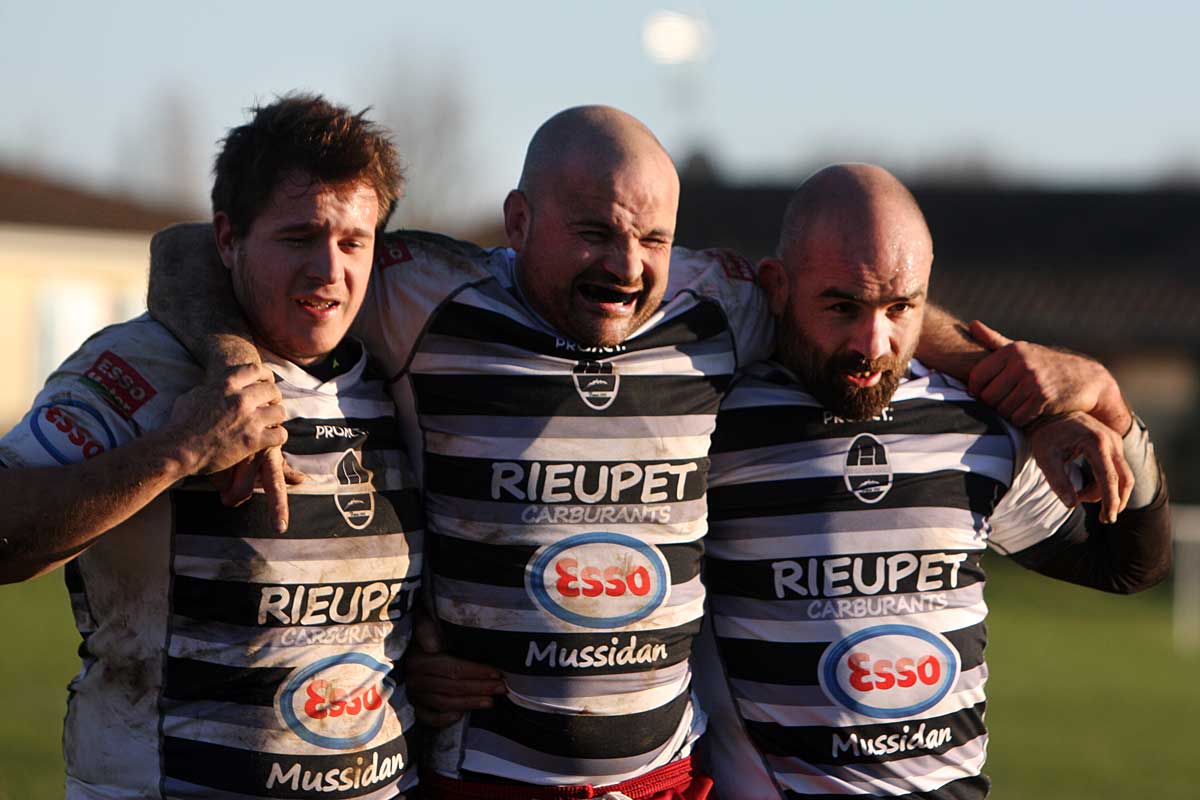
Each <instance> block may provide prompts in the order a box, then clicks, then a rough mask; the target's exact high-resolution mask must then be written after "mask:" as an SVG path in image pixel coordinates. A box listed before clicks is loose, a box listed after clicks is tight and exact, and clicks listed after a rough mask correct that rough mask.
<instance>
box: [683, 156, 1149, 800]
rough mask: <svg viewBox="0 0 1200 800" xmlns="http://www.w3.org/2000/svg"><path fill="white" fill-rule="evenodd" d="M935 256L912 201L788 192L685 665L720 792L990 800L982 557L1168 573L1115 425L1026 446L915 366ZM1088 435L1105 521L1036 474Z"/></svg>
mask: <svg viewBox="0 0 1200 800" xmlns="http://www.w3.org/2000/svg"><path fill="white" fill-rule="evenodd" d="M932 263H933V245H932V240H931V238H930V235H929V230H928V228H927V227H926V225H925V220H924V217H923V215H922V214H921V210H920V208H919V207H918V206H917V203H916V201H915V200H914V199H913V197H912V195H911V194H909V192H908V191H907V189H905V187H904V186H903V185H901V183H900V182H899V181H897V180H896V179H895V178H894V177H893V176H892V175H890V174H888V173H887V172H886V171H885V170H883V169H881V168H879V167H874V166H870V165H865V164H847V165H835V166H832V167H827V168H825V169H823V170H821V171H820V172H818V173H816V174H815V175H813V176H812V177H810V178H809V179H808V180H807V181H806V182H805V183H804V184H803V185H802V186H801V187H800V189H799V190H798V191H797V192H796V194H795V195H794V196H793V198H792V201H791V203H790V204H789V206H788V209H787V213H786V214H785V216H784V221H783V226H782V230H781V234H780V240H779V249H778V256H777V257H776V258H770V259H767V260H765V261H764V262H763V263H762V264H761V266H760V279H761V283H762V285H763V287H764V289H765V291H766V294H767V296H768V298H769V301H770V307H771V312H772V314H773V315H774V316H775V318H776V322H777V324H776V347H775V355H774V359H773V360H771V361H766V362H762V363H760V364H755V365H752V366H751V367H749V368H748V369H747V370H746V371H745V372H744V373H743V374H742V375H741V376H740V377H739V378H738V379H737V381H736V383H735V384H734V387H733V388H732V390H731V391H730V392H729V394H728V396H727V397H726V399H725V401H724V403H723V404H722V407H721V412H720V414H719V415H718V417H717V429H716V434H715V435H714V437H713V444H712V467H711V471H710V473H709V478H710V480H709V493H708V500H709V519H710V529H709V533H708V536H707V539H706V544H707V562H706V573H705V575H706V580H707V585H708V592H709V603H710V609H711V613H712V623H713V624H712V625H710V626H708V627H706V629H705V630H704V633H703V634H702V637H701V640H700V642H699V643H698V645H697V655H696V657H695V669H696V673H697V685H698V686H699V688H700V697H701V700H702V702H703V704H704V707H705V709H706V710H707V711H708V713H709V715H710V718H709V728H708V733H707V736H706V740H705V746H706V748H707V751H708V753H709V756H710V757H709V759H708V764H709V766H710V769H711V771H712V774H713V775H714V776H715V778H716V780H717V788H716V793H717V794H718V795H719V796H721V797H728V798H738V799H739V800H794V799H795V798H826V799H828V798H834V797H847V798H850V797H854V798H858V797H892V798H895V797H905V798H916V797H920V798H928V800H965V799H966V798H983V797H986V796H987V794H988V790H989V785H990V784H989V781H988V779H987V777H986V776H984V775H983V774H982V767H983V762H984V758H985V755H986V751H987V743H988V737H987V729H986V726H985V725H984V707H985V700H986V697H985V684H986V681H987V676H988V670H987V664H986V662H985V660H984V649H985V647H986V643H987V631H986V627H985V625H984V621H985V617H986V615H987V606H986V604H985V603H984V594H983V591H984V584H985V580H986V575H985V572H984V569H983V564H982V563H981V557H982V554H983V552H984V550H985V549H991V550H994V551H995V552H997V553H1000V554H1002V555H1006V556H1009V557H1010V558H1012V559H1013V560H1015V561H1016V562H1018V563H1019V564H1021V565H1023V566H1025V567H1027V568H1029V569H1032V570H1035V571H1037V572H1040V573H1042V574H1045V575H1047V576H1050V577H1052V578H1057V579H1060V580H1065V581H1070V582H1072V583H1077V584H1080V585H1083V586H1089V587H1093V588H1096V589H1101V590H1104V591H1108V592H1119V593H1130V592H1137V591H1141V590H1143V589H1146V588H1148V587H1150V586H1153V585H1154V584H1156V583H1158V582H1159V581H1161V580H1162V579H1163V578H1164V577H1165V576H1166V574H1167V572H1168V570H1169V567H1170V563H1171V530H1170V519H1169V509H1168V501H1167V488H1166V484H1165V481H1164V480H1163V478H1162V476H1161V473H1160V470H1159V466H1158V464H1157V462H1156V460H1155V457H1154V451H1153V448H1152V446H1151V445H1150V443H1149V439H1148V436H1147V434H1146V431H1145V428H1144V427H1143V426H1142V425H1141V424H1140V423H1138V422H1137V421H1136V420H1135V418H1134V417H1133V415H1132V414H1131V413H1130V412H1129V411H1128V409H1127V408H1126V409H1124V415H1123V419H1118V420H1115V422H1116V427H1117V429H1118V430H1120V431H1121V433H1123V434H1124V436H1123V437H1122V436H1121V435H1120V434H1118V433H1117V432H1116V431H1114V430H1113V429H1111V428H1109V427H1107V426H1103V425H1101V424H1100V423H1098V422H1096V421H1094V420H1090V418H1086V417H1084V418H1083V419H1082V420H1081V419H1079V417H1081V416H1082V415H1070V416H1068V417H1066V418H1063V419H1061V420H1057V421H1053V422H1050V423H1048V424H1045V425H1042V426H1040V427H1038V428H1037V429H1036V431H1035V432H1034V433H1033V434H1032V435H1031V437H1026V436H1025V435H1023V434H1021V433H1020V432H1019V431H1017V430H1016V429H1015V428H1013V427H1011V426H1010V425H1008V424H1006V423H1005V422H1004V420H1003V419H1002V418H1001V417H1000V415H999V414H997V413H996V412H995V411H993V410H991V409H990V408H987V407H986V406H985V405H984V404H983V403H981V402H980V401H979V400H977V399H976V398H974V397H972V396H971V395H970V394H968V393H967V391H966V387H964V386H963V384H961V383H958V382H957V381H955V380H953V379H952V378H948V377H947V376H945V375H943V374H941V373H939V372H936V371H932V370H930V369H929V368H927V367H926V366H924V365H923V364H921V363H920V362H919V361H916V360H913V359H912V356H913V354H914V352H915V351H916V348H917V341H918V337H919V336H920V331H921V322H922V316H923V314H924V312H925V306H926V295H927V291H928V285H929V274H930V267H931V265H932ZM1080 422H1082V423H1083V424H1085V425H1090V426H1093V427H1094V428H1095V432H1096V434H1097V435H1098V436H1100V437H1101V441H1102V446H1103V447H1104V448H1108V449H1110V450H1118V449H1119V450H1122V451H1123V453H1124V457H1125V459H1126V461H1127V462H1128V463H1129V465H1130V466H1131V468H1132V470H1133V478H1134V480H1135V483H1134V486H1133V489H1132V494H1131V496H1130V498H1129V502H1128V506H1127V507H1126V509H1125V510H1124V511H1123V512H1122V513H1121V514H1120V515H1119V516H1118V517H1117V519H1116V520H1115V522H1114V523H1113V524H1111V525H1106V524H1103V523H1102V522H1101V521H1100V519H1099V516H1098V515H1096V514H1087V513H1085V512H1084V510H1083V509H1082V508H1079V507H1074V508H1073V507H1072V505H1071V504H1068V503H1064V502H1063V501H1062V500H1060V499H1059V497H1058V496H1057V495H1056V491H1055V489H1053V488H1052V487H1051V476H1048V475H1046V474H1044V473H1043V472H1042V470H1041V469H1040V468H1039V467H1038V465H1037V464H1036V463H1035V461H1034V460H1033V458H1032V457H1031V452H1030V451H1031V449H1033V450H1037V449H1039V448H1040V449H1043V450H1045V451H1046V452H1047V454H1056V455H1052V458H1054V457H1058V458H1061V457H1072V456H1073V455H1074V453H1073V452H1069V451H1067V452H1061V451H1060V448H1061V446H1062V443H1063V441H1064V440H1063V439H1062V438H1061V437H1062V436H1063V435H1064V431H1065V430H1066V429H1067V428H1069V427H1070V426H1073V425H1077V424H1080ZM1068 435H1070V434H1068ZM1060 488H1061V489H1062V491H1064V492H1066V493H1068V494H1069V493H1070V492H1071V491H1072V490H1071V488H1070V486H1066V487H1060ZM1046 701H1047V703H1050V704H1052V703H1053V702H1054V701H1053V698H1047V700H1046Z"/></svg>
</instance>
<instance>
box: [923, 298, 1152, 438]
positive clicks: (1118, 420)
mask: <svg viewBox="0 0 1200 800" xmlns="http://www.w3.org/2000/svg"><path fill="white" fill-rule="evenodd" d="M917 357H918V358H920V359H921V361H922V362H924V363H925V364H927V365H928V366H930V367H932V368H934V369H936V370H938V371H939V372H944V373H946V374H947V375H953V376H954V377H955V378H958V379H959V380H961V381H963V382H965V383H967V388H968V389H970V391H971V394H973V395H975V396H976V397H978V398H979V399H981V400H982V401H983V402H985V403H987V404H988V405H990V406H992V407H993V408H995V409H996V410H997V411H999V412H1000V413H1001V414H1003V415H1004V416H1005V417H1006V418H1007V419H1009V420H1010V421H1011V422H1012V423H1013V424H1014V425H1019V426H1025V425H1028V424H1030V423H1031V422H1033V421H1034V420H1036V419H1038V418H1039V417H1042V416H1045V415H1050V414H1065V413H1069V412H1072V411H1082V412H1083V413H1085V414H1091V415H1092V416H1094V417H1096V418H1097V419H1098V420H1100V421H1101V422H1103V423H1104V424H1105V425H1107V426H1109V427H1110V428H1112V429H1113V430H1114V431H1116V432H1117V433H1118V434H1119V435H1122V436H1123V435H1124V434H1125V433H1126V432H1127V431H1128V430H1129V426H1130V424H1131V423H1132V421H1133V417H1132V416H1131V415H1130V413H1129V407H1128V406H1127V405H1126V404H1125V400H1124V398H1122V396H1121V390H1120V388H1119V387H1118V386H1117V382H1116V380H1115V379H1114V378H1113V376H1112V375H1111V374H1110V373H1109V371H1108V370H1107V369H1105V368H1104V365H1102V364H1100V363H1099V362H1098V361H1095V360H1093V359H1091V358H1088V357H1086V356H1082V355H1078V354H1076V353H1067V352H1063V351H1061V350H1055V349H1053V348H1050V347H1043V346H1042V345H1037V344H1033V343H1032V342H1014V341H1013V340H1011V339H1009V338H1007V337H1005V336H1003V335H1001V334H999V333H997V332H996V331H994V330H992V329H991V328H989V327H988V326H987V325H984V324H983V323H982V322H979V321H978V320H976V321H975V322H972V323H971V325H970V326H967V325H966V324H964V323H963V322H961V321H960V320H958V319H956V318H955V317H954V316H953V315H951V314H949V313H947V312H946V311H945V310H943V309H941V308H939V307H937V306H934V305H932V304H931V305H930V306H929V307H928V309H927V310H926V312H925V324H924V326H923V327H922V328H921V342H920V345H919V346H918V348H917Z"/></svg>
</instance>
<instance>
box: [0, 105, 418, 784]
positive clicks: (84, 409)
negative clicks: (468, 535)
mask: <svg viewBox="0 0 1200 800" xmlns="http://www.w3.org/2000/svg"><path fill="white" fill-rule="evenodd" d="M214 172H215V181H214V185H213V191H212V200H213V220H212V226H211V233H210V237H211V236H214V235H215V241H216V244H217V246H218V248H219V252H220V256H221V259H222V261H223V263H224V266H225V267H227V268H228V271H229V274H230V275H231V277H232V282H233V287H234V298H235V300H234V302H236V304H237V305H238V307H239V308H240V309H241V310H242V311H243V312H244V313H245V314H246V316H247V318H248V319H249V320H250V324H251V329H252V331H253V334H254V342H255V344H256V345H257V346H258V347H259V348H260V349H259V350H258V351H257V352H258V353H259V354H260V355H261V365H256V366H244V367H239V368H237V369H234V370H232V371H230V372H228V373H227V374H225V375H223V376H222V377H220V378H219V379H217V380H211V381H208V382H204V371H203V369H202V368H201V366H200V365H199V364H197V363H196V362H195V361H194V360H193V359H192V358H191V357H190V356H189V355H188V353H187V351H186V350H184V348H183V347H182V345H180V344H179V342H178V341H177V340H175V339H174V338H173V337H172V336H171V334H170V333H169V332H168V331H167V330H166V329H165V328H163V327H162V326H161V325H159V324H158V323H156V322H154V321H153V320H152V319H150V318H149V317H148V316H146V315H143V316H141V317H139V318H137V319H134V320H131V321H129V322H125V323H122V324H119V325H114V326H111V327H108V328H105V329H104V330H102V331H100V332H98V333H96V334H95V335H94V336H92V337H91V338H90V339H88V340H87V341H86V342H85V343H84V344H83V346H82V347H81V348H80V349H79V350H78V351H77V352H76V353H74V354H73V355H72V356H70V357H69V358H68V359H67V360H66V361H65V362H64V363H63V364H62V365H61V366H60V367H59V368H58V370H57V371H55V372H54V373H53V374H52V375H51V376H50V378H49V379H48V380H47V382H46V385H45V387H44V388H43V389H42V391H41V393H40V394H39V395H38V397H37V399H36V401H35V402H34V407H33V410H32V411H30V412H29V414H28V415H27V416H26V417H25V418H24V419H23V420H22V421H21V422H20V423H19V424H18V425H17V426H16V427H15V428H14V429H13V430H12V431H11V432H9V433H8V435H6V436H5V437H4V438H3V439H0V460H2V461H3V465H4V466H5V467H6V468H7V469H5V470H0V487H2V488H0V490H2V491H4V492H5V493H6V494H7V496H9V497H12V498H18V497H19V498H20V501H19V502H10V503H9V504H8V506H7V508H6V514H5V515H4V522H3V525H4V530H3V533H2V539H0V541H3V546H4V554H3V558H0V564H2V565H3V570H4V574H3V577H4V578H5V579H6V580H20V579H23V578H26V577H30V576H32V575H36V574H39V573H42V572H45V571H47V570H49V569H51V568H52V567H54V566H55V565H57V564H59V563H62V562H64V561H65V562H68V563H67V566H66V580H67V586H68V589H69V592H70V597H71V603H72V606H73V609H74V614H75V620H76V624H77V626H78V628H79V632H80V635H81V636H82V638H83V644H82V645H81V647H80V655H81V658H82V662H83V663H82V666H81V669H80V672H79V674H78V676H77V677H76V678H75V679H74V680H73V681H72V682H71V686H70V700H69V704H68V713H67V717H66V721H65V734H64V737H63V742H64V745H63V746H64V751H65V756H66V770H67V778H66V784H67V787H66V796H67V797H68V798H73V799H76V798H78V799H80V800H82V799H84V798H87V799H91V798H96V799H97V800H98V799H99V798H104V800H113V798H130V799H132V798H146V797H164V798H177V797H188V798H198V797H213V798H216V797H223V798H224V797H234V796H236V797H245V798H251V797H253V798H283V797H296V796H298V795H299V794H300V793H301V792H305V793H307V792H321V793H322V795H323V796H324V795H326V794H328V795H330V796H338V797H359V796H368V795H369V796H370V797H380V798H382V797H389V798H391V797H403V796H404V792H405V791H406V790H407V789H408V788H409V787H411V786H412V785H414V784H415V782H416V778H417V775H416V770H415V769H409V768H408V767H409V755H408V746H407V743H406V739H405V736H406V731H408V730H409V729H410V728H411V726H412V724H413V711H412V708H411V706H409V704H408V701H407V699H406V696H405V692H404V689H403V686H402V685H401V684H400V683H399V682H398V681H399V679H398V675H397V672H395V671H394V670H395V665H396V663H397V662H398V661H399V659H400V657H401V656H402V654H403V651H404V648H405V645H406V643H407V640H408V636H409V630H410V618H409V617H408V615H407V612H408V610H409V608H410V607H411V605H412V600H413V598H414V596H415V592H416V588H417V586H418V582H419V576H420V558H421V550H422V547H421V520H420V507H419V497H418V494H417V491H416V488H415V483H414V482H413V479H412V476H411V473H410V471H409V468H408V466H407V461H406V458H405V455H404V452H403V449H402V446H401V443H400V437H399V436H398V432H397V431H396V427H395V418H394V407H393V404H392V402H391V399H390V398H389V397H388V395H387V393H386V389H385V386H384V382H383V380H382V379H381V377H380V375H379V374H378V373H376V372H375V371H374V369H373V367H372V366H371V365H370V364H369V363H368V361H367V358H366V355H365V352H364V351H363V348H362V346H361V345H360V344H359V343H357V342H354V341H352V340H350V339H343V336H344V334H345V333H346V331H347V329H348V328H349V325H350V322H351V320H352V319H353V318H354V316H355V313H356V312H357V310H358V308H359V306H360V305H361V303H362V300H363V297H364V295H365V292H366V286H367V280H368V277H369V275H370V272H371V265H372V259H373V254H374V240H375V236H376V232H377V230H378V229H380V228H381V227H382V225H383V222H384V221H385V220H386V219H387V217H388V214H389V213H390V211H391V209H392V208H393V206H394V204H395V201H396V198H397V197H398V195H399V191H400V184H401V174H400V170H399V167H398V164H397V156H396V153H395V151H394V148H393V146H392V144H391V143H390V141H389V140H388V139H387V137H386V136H385V135H384V134H383V132H382V131H381V130H380V129H379V128H378V127H377V126H376V125H375V124H373V123H372V122H370V121H369V120H367V119H366V118H365V117H364V116H363V115H362V114H353V113H351V112H350V111H348V110H347V109H345V108H342V107H338V106H335V105H332V104H330V103H328V102H327V101H325V100H324V99H322V98H319V97H315V96H310V95H292V96H288V97H285V98H283V99H280V100H279V101H277V102H275V103H272V104H270V105H266V106H263V107H261V108H257V109H255V111H254V116H253V119H252V120H251V121H250V122H249V123H248V124H245V125H242V126H240V127H237V128H234V129H232V130H231V131H230V132H229V135H228V137H227V138H226V139H225V142H224V145H223V148H222V150H221V153H220V155H219V156H218V157H217V160H216V166H215V170H214ZM193 387H198V388H193ZM285 442H286V444H285ZM277 445H283V446H284V448H285V451H286V453H287V455H288V458H289V459H291V461H292V463H294V464H295V465H296V466H297V467H298V468H300V469H302V470H303V471H304V473H306V474H307V476H308V477H307V480H306V481H305V482H304V483H303V484H301V485H298V486H295V487H293V489H292V491H293V494H292V495H291V498H290V499H291V506H292V509H293V510H294V511H295V512H296V515H295V517H294V518H293V520H292V522H291V525H290V529H289V530H288V531H287V535H286V536H284V535H282V532H281V530H280V528H281V527H282V526H281V524H280V522H281V521H280V520H279V519H278V515H277V511H276V510H275V509H273V508H272V507H270V505H269V503H268V501H267V499H266V498H265V496H264V495H263V494H261V493H259V494H256V495H255V496H254V497H253V498H251V499H250V500H249V501H248V502H246V503H244V504H242V505H241V506H240V507H238V508H232V509H231V508H227V507H225V506H224V505H223V504H222V503H221V502H220V500H219V498H218V495H217V492H216V491H214V490H213V487H212V485H211V484H210V483H209V481H208V479H207V478H205V479H200V478H199V476H200V475H204V474H207V473H212V472H214V471H216V470H221V469H224V468H226V467H230V466H231V465H233V464H235V463H237V462H239V461H241V460H242V459H244V458H246V457H249V456H252V455H253V454H254V453H255V452H257V451H259V450H261V449H262V448H263V447H264V446H277Z"/></svg>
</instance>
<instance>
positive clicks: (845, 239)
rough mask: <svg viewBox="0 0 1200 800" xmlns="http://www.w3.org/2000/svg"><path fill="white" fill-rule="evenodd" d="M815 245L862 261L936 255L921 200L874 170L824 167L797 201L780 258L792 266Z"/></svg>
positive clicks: (788, 215)
mask: <svg viewBox="0 0 1200 800" xmlns="http://www.w3.org/2000/svg"><path fill="white" fill-rule="evenodd" d="M814 245H818V246H821V247H833V248H835V249H837V250H838V251H839V252H841V253H842V254H844V255H846V256H847V257H850V258H853V259H856V260H859V261H867V260H872V259H874V258H877V257H878V256H879V255H881V254H880V253H879V249H880V248H896V247H906V248H910V249H912V250H913V251H914V254H916V253H918V252H919V253H921V254H924V253H925V252H928V254H929V256H930V258H932V254H933V239H932V237H930V235H929V228H928V226H927V225H926V224H925V215H924V214H922V213H921V208H920V206H918V205H917V201H916V199H914V198H913V196H912V193H911V192H909V191H908V189H907V188H906V187H905V186H904V184H902V183H901V182H900V181H899V180H897V179H896V177H895V176H894V175H892V174H891V173H890V172H888V171H887V170H885V169H883V168H882V167H877V166H874V165H873V164H833V165H831V166H828V167H825V168H824V169H821V170H818V171H817V172H815V173H813V174H812V175H810V176H809V177H808V179H807V180H805V181H804V183H803V184H801V186H800V188H799V189H797V190H796V192H795V194H793V195H792V197H791V200H790V201H789V202H788V205H787V210H786V211H784V214H783V224H782V225H781V226H780V230H779V246H778V248H777V251H776V252H777V254H778V256H779V258H780V259H782V260H783V261H784V263H787V264H791V263H795V262H800V261H803V260H805V259H806V258H807V256H808V255H809V252H810V250H811V248H812V247H813V246H814Z"/></svg>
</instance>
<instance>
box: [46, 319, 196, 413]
mask: <svg viewBox="0 0 1200 800" xmlns="http://www.w3.org/2000/svg"><path fill="white" fill-rule="evenodd" d="M203 379H204V371H203V369H202V368H201V367H200V365H199V364H197V363H196V361H195V360H194V359H193V358H192V357H191V355H190V354H189V353H188V352H187V350H186V349H185V348H184V346H183V345H182V344H181V343H180V342H179V340H178V339H176V338H175V337H174V336H172V335H171V333H170V331H168V330H167V329H166V328H165V327H163V326H162V325H160V324H159V323H158V322H156V321H155V320H153V319H151V318H150V316H149V315H148V314H142V315H141V316H139V317H135V318H134V319H131V320H129V321H127V322H121V323H117V324H116V325H109V326H108V327H106V328H103V329H101V330H100V331H97V332H96V333H94V334H93V335H92V336H91V337H89V338H88V339H87V341H85V342H84V343H83V344H82V345H80V347H79V349H78V350H76V351H75V352H74V353H73V354H71V355H70V356H69V357H68V358H67V360H66V361H64V362H63V363H62V365H61V366H60V367H59V368H58V369H57V370H55V371H54V373H52V374H51V376H50V378H49V379H48V380H47V385H48V386H49V385H55V386H62V387H64V388H65V387H68V386H71V385H72V384H75V385H77V386H78V388H79V389H80V390H82V391H84V392H90V393H91V394H94V395H96V396H98V397H99V398H100V399H101V400H103V401H104V402H105V403H106V404H107V405H108V406H110V407H111V408H112V409H113V410H114V411H116V412H117V413H118V414H119V415H120V416H122V417H124V418H126V419H129V420H136V421H138V422H139V423H141V424H146V423H148V422H154V421H155V420H161V419H166V417H167V416H169V415H170V411H171V406H172V405H173V404H174V402H175V398H177V397H178V396H179V395H180V394H182V393H184V392H186V391H188V390H189V389H191V388H193V387H195V386H196V385H197V384H199V383H200V382H201V381H202V380H203Z"/></svg>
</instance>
